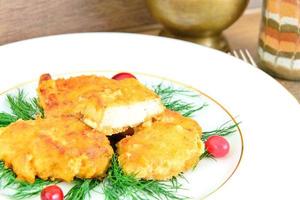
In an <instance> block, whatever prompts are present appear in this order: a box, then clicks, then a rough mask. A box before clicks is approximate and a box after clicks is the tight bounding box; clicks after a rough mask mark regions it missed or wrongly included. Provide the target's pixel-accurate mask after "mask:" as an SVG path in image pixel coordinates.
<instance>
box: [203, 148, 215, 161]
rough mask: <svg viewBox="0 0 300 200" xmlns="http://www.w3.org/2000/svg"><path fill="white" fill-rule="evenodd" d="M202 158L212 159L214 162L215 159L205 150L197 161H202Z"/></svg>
mask: <svg viewBox="0 0 300 200" xmlns="http://www.w3.org/2000/svg"><path fill="white" fill-rule="evenodd" d="M204 158H209V159H213V160H215V157H214V156H213V155H211V154H210V153H208V151H207V150H205V151H204V153H203V154H201V156H200V159H199V160H202V159H204Z"/></svg>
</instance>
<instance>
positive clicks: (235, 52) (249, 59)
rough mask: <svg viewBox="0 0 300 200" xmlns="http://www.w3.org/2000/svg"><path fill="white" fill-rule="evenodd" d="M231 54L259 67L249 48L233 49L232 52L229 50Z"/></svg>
mask: <svg viewBox="0 0 300 200" xmlns="http://www.w3.org/2000/svg"><path fill="white" fill-rule="evenodd" d="M229 54H230V55H232V56H234V57H236V58H239V59H241V60H243V61H245V62H247V63H250V64H251V65H253V66H255V67H257V65H256V63H255V61H254V59H253V57H252V56H251V54H250V53H249V51H248V50H247V49H245V50H242V49H238V50H233V51H231V52H229Z"/></svg>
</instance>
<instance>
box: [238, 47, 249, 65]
mask: <svg viewBox="0 0 300 200" xmlns="http://www.w3.org/2000/svg"><path fill="white" fill-rule="evenodd" d="M239 53H240V55H241V58H242V60H243V61H245V62H247V63H249V61H248V59H247V58H246V56H245V54H244V52H243V50H241V49H240V50H239Z"/></svg>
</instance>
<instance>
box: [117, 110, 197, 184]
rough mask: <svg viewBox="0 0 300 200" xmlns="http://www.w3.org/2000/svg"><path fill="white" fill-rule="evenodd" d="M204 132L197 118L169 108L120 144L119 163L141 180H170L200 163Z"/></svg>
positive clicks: (128, 172) (126, 171)
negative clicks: (193, 118) (184, 115)
mask: <svg viewBox="0 0 300 200" xmlns="http://www.w3.org/2000/svg"><path fill="white" fill-rule="evenodd" d="M201 134H202V130H201V127H200V126H199V125H198V123H197V122H196V121H194V120H192V119H190V118H186V117H183V116H181V115H180V114H179V113H175V112H172V111H170V110H166V111H165V112H164V113H163V114H161V115H159V116H157V117H155V118H153V119H152V120H149V121H147V122H145V123H143V124H142V125H140V126H139V127H137V128H136V129H135V133H134V135H133V136H127V137H126V138H124V139H123V140H121V141H120V142H119V143H118V144H117V147H118V155H119V157H118V159H119V163H120V165H121V167H122V169H123V170H124V172H125V173H127V174H134V175H136V177H137V178H140V179H146V180H152V179H153V180H167V179H170V178H172V177H173V176H177V175H178V174H180V173H181V172H184V171H187V170H189V169H191V168H192V167H193V166H195V165H196V164H197V163H198V161H199V157H200V155H201V154H202V153H203V143H202V142H201Z"/></svg>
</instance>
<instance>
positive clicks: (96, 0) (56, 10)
mask: <svg viewBox="0 0 300 200" xmlns="http://www.w3.org/2000/svg"><path fill="white" fill-rule="evenodd" d="M224 1H225V0H224ZM145 4H146V3H145V0H59V1H57V0H30V1H28V0H0V45H1V44H6V43H9V42H14V41H18V40H23V39H28V38H33V37H38V36H44V35H53V34H61V33H72V32H94V31H123V29H128V28H132V27H137V26H142V25H149V24H153V23H155V21H154V19H153V18H152V17H151V16H150V14H149V12H148V10H147V8H146V5H145ZM261 5H262V0H250V3H249V6H248V8H249V9H251V8H252V9H253V8H258V7H261Z"/></svg>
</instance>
